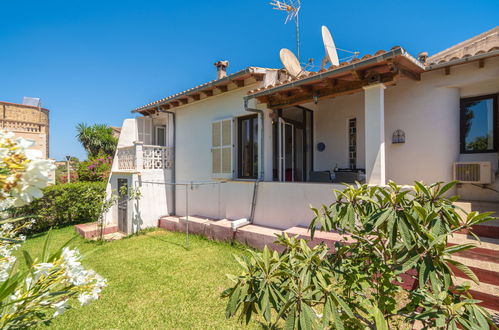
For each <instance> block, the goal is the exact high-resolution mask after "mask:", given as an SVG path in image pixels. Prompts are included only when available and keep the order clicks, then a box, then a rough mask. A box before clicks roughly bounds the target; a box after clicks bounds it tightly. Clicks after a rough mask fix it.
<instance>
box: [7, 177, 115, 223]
mask: <svg viewBox="0 0 499 330" xmlns="http://www.w3.org/2000/svg"><path fill="white" fill-rule="evenodd" d="M42 191H43V197H41V198H39V199H36V200H34V201H32V202H31V203H29V204H27V205H24V206H21V207H18V208H16V209H14V210H13V212H12V213H13V215H14V216H17V217H21V216H33V217H35V219H36V223H35V224H34V225H33V226H32V228H31V232H40V231H44V230H47V229H49V228H50V227H61V226H65V225H69V224H79V223H85V222H93V221H97V219H98V218H99V214H100V212H101V207H102V201H103V200H104V198H105V192H106V183H105V182H75V183H65V184H59V185H52V186H48V187H46V188H44V189H43V190H42Z"/></svg>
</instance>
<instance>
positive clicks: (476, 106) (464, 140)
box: [461, 95, 497, 153]
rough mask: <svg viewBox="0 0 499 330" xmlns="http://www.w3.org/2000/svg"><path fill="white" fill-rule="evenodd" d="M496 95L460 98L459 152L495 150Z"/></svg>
mask: <svg viewBox="0 0 499 330" xmlns="http://www.w3.org/2000/svg"><path fill="white" fill-rule="evenodd" d="M496 127H497V95H484V96H478V97H470V98H463V99H461V153H481V152H482V153H483V152H495V151H497V143H496V139H497V129H496Z"/></svg>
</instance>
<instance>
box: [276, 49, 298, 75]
mask: <svg viewBox="0 0 499 330" xmlns="http://www.w3.org/2000/svg"><path fill="white" fill-rule="evenodd" d="M279 56H280V57H281V62H282V64H283V65H284V67H285V68H286V71H288V73H289V74H290V75H292V76H293V77H295V78H297V77H298V76H299V75H300V74H301V73H302V72H303V70H302V68H301V65H300V61H298V59H297V58H296V56H295V54H293V52H292V51H290V50H289V49H287V48H283V49H281V52H280V53H279Z"/></svg>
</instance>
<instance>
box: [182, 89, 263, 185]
mask: <svg viewBox="0 0 499 330" xmlns="http://www.w3.org/2000/svg"><path fill="white" fill-rule="evenodd" d="M252 88H254V86H252V87H245V88H240V89H236V90H233V91H228V92H225V93H223V94H221V95H217V96H213V97H210V98H208V99H206V100H202V101H200V102H196V103H193V104H188V105H185V106H182V107H179V108H177V110H176V125H177V132H176V133H177V142H176V143H177V149H176V152H175V156H176V158H175V159H176V171H177V173H176V176H177V182H190V181H206V180H212V175H211V134H212V132H211V123H212V122H213V121H215V120H220V119H227V118H232V117H236V116H247V115H251V114H252V113H251V112H247V111H245V110H244V103H243V97H244V96H246V93H247V92H248V91H249V90H250V89H252ZM234 138H235V137H234ZM233 142H234V143H235V140H233ZM234 155H236V153H234Z"/></svg>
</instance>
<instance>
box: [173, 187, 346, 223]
mask: <svg viewBox="0 0 499 330" xmlns="http://www.w3.org/2000/svg"><path fill="white" fill-rule="evenodd" d="M254 188H255V183H254V182H248V181H230V182H226V183H221V184H215V185H195V184H194V185H193V186H192V188H191V187H190V186H188V188H187V189H188V190H189V191H188V198H189V199H188V209H189V214H190V215H199V216H205V217H211V218H215V219H224V218H226V219H231V220H235V219H241V218H247V219H248V218H249V217H250V215H251V202H252V199H253V190H254ZM333 189H340V190H342V189H343V186H342V185H338V184H327V183H289V182H260V183H259V185H258V194H257V203H256V208H255V216H254V223H255V224H258V225H262V226H268V227H274V228H279V229H286V228H290V227H294V226H308V225H309V224H310V221H311V220H312V218H313V216H314V215H313V212H312V210H311V209H310V206H311V205H312V206H314V207H317V208H320V207H321V206H322V205H323V204H325V205H329V204H331V203H332V202H333V201H334V195H333ZM219 196H220V197H219ZM185 200H186V194H185V187H181V188H177V215H180V216H184V215H185V214H186V212H185V210H186V208H185Z"/></svg>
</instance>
